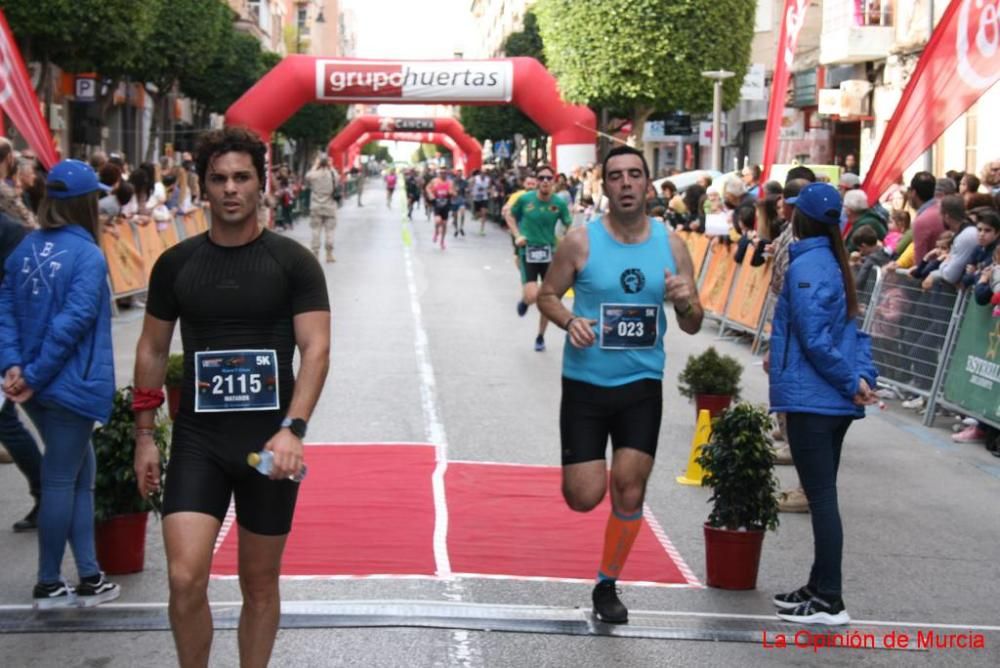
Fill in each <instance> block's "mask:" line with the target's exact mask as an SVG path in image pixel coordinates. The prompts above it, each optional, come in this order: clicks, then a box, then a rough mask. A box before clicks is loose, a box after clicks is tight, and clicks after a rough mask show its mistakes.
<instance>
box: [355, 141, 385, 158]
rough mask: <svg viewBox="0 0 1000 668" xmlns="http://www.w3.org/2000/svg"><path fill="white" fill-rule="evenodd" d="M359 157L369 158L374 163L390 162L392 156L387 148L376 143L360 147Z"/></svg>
mask: <svg viewBox="0 0 1000 668" xmlns="http://www.w3.org/2000/svg"><path fill="white" fill-rule="evenodd" d="M361 155H368V156H371V158H372V160H374V161H375V162H392V154H391V153H389V147H388V146H383V145H382V144H380V143H378V142H372V143H371V144H365V145H364V146H362V147H361Z"/></svg>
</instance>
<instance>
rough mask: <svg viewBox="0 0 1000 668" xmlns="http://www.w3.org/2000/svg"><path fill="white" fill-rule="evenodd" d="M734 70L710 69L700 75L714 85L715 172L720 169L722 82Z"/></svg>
mask: <svg viewBox="0 0 1000 668" xmlns="http://www.w3.org/2000/svg"><path fill="white" fill-rule="evenodd" d="M734 74H735V73H734V72H729V71H727V70H712V71H709V72H702V73H701V76H703V77H705V78H707V79H711V80H712V81H713V83H714V85H715V90H714V91H713V97H712V169H714V170H715V171H717V172H721V171H722V155H721V150H720V149H721V148H722V146H721V140H720V137H721V135H722V82H723V81H725V80H726V79H728V78H729V77H731V76H734Z"/></svg>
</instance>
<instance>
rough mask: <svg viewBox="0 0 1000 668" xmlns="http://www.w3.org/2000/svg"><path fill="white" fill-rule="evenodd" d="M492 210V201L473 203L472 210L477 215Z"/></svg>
mask: <svg viewBox="0 0 1000 668" xmlns="http://www.w3.org/2000/svg"><path fill="white" fill-rule="evenodd" d="M489 208H490V201H489V200H488V199H477V200H474V201H473V202H472V210H473V211H474V212H476V213H478V212H480V211H482V210H484V209H489Z"/></svg>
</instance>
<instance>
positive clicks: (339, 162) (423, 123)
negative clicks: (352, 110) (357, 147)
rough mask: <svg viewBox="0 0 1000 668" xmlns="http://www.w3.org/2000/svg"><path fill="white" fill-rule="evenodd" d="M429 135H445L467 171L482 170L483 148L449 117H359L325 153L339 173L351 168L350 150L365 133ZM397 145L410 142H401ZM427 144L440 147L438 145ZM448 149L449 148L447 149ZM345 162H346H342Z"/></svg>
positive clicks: (339, 135)
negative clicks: (463, 157) (461, 156)
mask: <svg viewBox="0 0 1000 668" xmlns="http://www.w3.org/2000/svg"><path fill="white" fill-rule="evenodd" d="M398 132H409V133H411V134H413V133H432V134H439V135H446V136H448V137H451V139H453V140H454V142H453V143H455V144H457V145H458V147H459V148H460V149H461V150H462V152H463V153H464V154H465V155H466V157H467V158H468V160H469V164H468V166H467V168H468V169H470V170H471V169H480V168H481V167H482V166H483V147H482V146H481V145H480V144H479V142H478V141H476V139H475V138H474V137H471V136H470V135H468V134H466V132H465V128H463V127H462V124H461V123H459V122H458V121H457V120H455V119H454V118H451V117H443V118H391V117H388V116H372V115H368V116H358V117H356V118H354V120H352V121H351V122H350V123H348V124H347V125H346V126H345V127H344V129H343V130H341V131H340V132H338V133H337V136H336V137H334V138H333V139H332V140H330V145H329V146H328V147H327V152H328V153H329V154H330V159H331V161H332V162H333V165H334V166H335V167H337V168H338V169H341V168H347V167H349V166H351V165H353V164H354V160H353V158H354V157H356V156H351V155H350V153H349V150H348V149H349V148H350V147H351V146H352V145H353V144H354V143H355V142H356V141H357V140H358V138H359V137H361V136H363V135H365V134H368V133H383V134H390V133H398ZM383 138H386V137H383ZM399 141H411V140H405V139H401V140H399ZM428 143H434V144H441V143H442V142H440V141H432V142H428ZM449 148H451V147H450V146H449ZM345 158H346V159H347V160H345Z"/></svg>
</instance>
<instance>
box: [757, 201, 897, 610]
mask: <svg viewBox="0 0 1000 668" xmlns="http://www.w3.org/2000/svg"><path fill="white" fill-rule="evenodd" d="M788 203H789V204H792V205H794V206H795V213H794V214H793V216H792V226H793V230H794V234H795V238H796V239H797V240H798V241H797V242H796V243H794V244H793V245H792V246H791V248H790V250H789V253H790V258H791V260H790V265H789V267H788V273H787V274H786V276H785V283H784V287H783V288H782V291H781V296H780V297H779V299H778V305H777V307H776V309H775V313H774V322H773V324H772V327H773V335H772V339H771V356H770V368H769V370H768V373H769V374H770V381H771V383H770V385H771V389H770V395H771V396H770V398H771V410H772V411H774V412H779V413H787V414H788V433H787V439H788V444H789V446H790V447H791V449H792V456H793V459H794V461H795V469H796V471H797V472H798V474H799V479H800V480H801V481H802V486H803V488H804V489H805V493H806V497H807V499H808V500H809V510H810V512H811V515H812V527H813V541H814V550H815V552H814V558H813V565H812V569H811V571H810V573H809V581H808V582H807V583H806V585H805V586H803V587H801V588H799V589H797V590H796V591H793V592H790V593H788V594H778V595H777V596H775V597H774V604H775V605H776V606H777V607H778V608H779V611H778V617H780V618H781V619H784V620H786V621H791V622H799V623H805V624H830V625H837V624H846V623H848V622H849V621H850V617H849V616H848V614H847V610H846V609H845V608H844V600H843V597H842V594H841V560H842V554H843V544H844V533H843V528H842V526H841V522H840V510H839V508H838V504H837V470H838V469H839V468H840V452H841V449H842V447H843V444H844V436H845V435H846V434H847V430H848V428H849V427H850V426H851V422H852V421H854V420H856V419H858V418H861V417H864V407H865V405H868V404H873V403H876V402H877V399H876V398H875V395H874V393H873V392H872V388H873V387H874V386H875V379H876V377H877V376H878V372H877V371H876V369H875V367H874V365H873V364H872V361H871V344H870V341H869V339H868V336H867V335H865V334H862V333H861V332H859V331H858V329H857V325H856V322H855V318H856V317H857V315H858V297H857V293H856V291H855V287H854V279H853V275H852V273H851V270H850V267H849V266H848V258H847V251H846V249H845V247H844V242H843V240H842V239H841V236H840V212H841V206H842V205H841V199H840V194H839V193H838V192H837V190H836V188H834V187H833V186H831V185H830V184H828V183H813V184H810V185H808V186H806V187H805V188H803V189H802V191H801V192H800V193H799V195H798V197H795V198H791V199H789V200H788Z"/></svg>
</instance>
